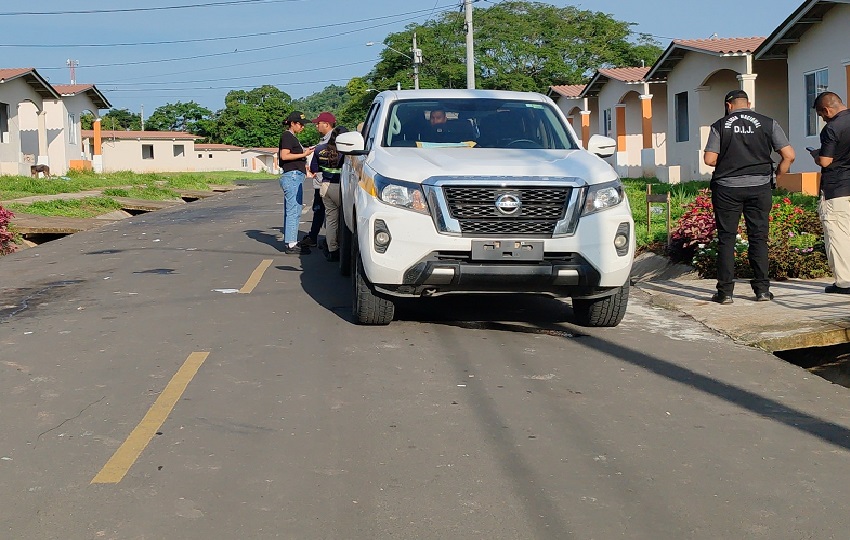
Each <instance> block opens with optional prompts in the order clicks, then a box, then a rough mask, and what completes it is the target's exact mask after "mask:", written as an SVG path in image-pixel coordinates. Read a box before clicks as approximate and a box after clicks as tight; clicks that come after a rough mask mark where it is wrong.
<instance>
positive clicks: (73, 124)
mask: <svg viewBox="0 0 850 540" xmlns="http://www.w3.org/2000/svg"><path fill="white" fill-rule="evenodd" d="M68 144H77V117H76V115H75V114H74V113H68Z"/></svg>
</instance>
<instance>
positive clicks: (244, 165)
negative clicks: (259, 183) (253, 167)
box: [242, 158, 248, 168]
mask: <svg viewBox="0 0 850 540" xmlns="http://www.w3.org/2000/svg"><path fill="white" fill-rule="evenodd" d="M242 166H243V167H245V168H247V167H248V159H247V158H242Z"/></svg>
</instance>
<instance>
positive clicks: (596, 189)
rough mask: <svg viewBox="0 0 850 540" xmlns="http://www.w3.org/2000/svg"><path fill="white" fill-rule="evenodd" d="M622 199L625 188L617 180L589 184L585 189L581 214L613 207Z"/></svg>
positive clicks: (624, 195) (623, 198)
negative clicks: (585, 195) (585, 193)
mask: <svg viewBox="0 0 850 540" xmlns="http://www.w3.org/2000/svg"><path fill="white" fill-rule="evenodd" d="M624 200H626V190H625V189H624V188H623V184H622V182H620V181H619V180H614V181H613V182H605V183H604V184H598V185H595V186H590V187H589V188H588V190H587V197H586V198H585V200H584V207H583V208H582V210H581V215H583V216H586V215H588V214H594V213H596V212H601V211H603V210H607V209H609V208H613V207H615V206H617V205H618V204H620V203H621V202H623V201H624Z"/></svg>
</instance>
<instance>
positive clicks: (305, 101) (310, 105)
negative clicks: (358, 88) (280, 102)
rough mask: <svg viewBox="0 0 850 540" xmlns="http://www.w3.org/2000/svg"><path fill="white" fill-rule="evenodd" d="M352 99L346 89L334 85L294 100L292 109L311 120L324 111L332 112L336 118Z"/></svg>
mask: <svg viewBox="0 0 850 540" xmlns="http://www.w3.org/2000/svg"><path fill="white" fill-rule="evenodd" d="M350 99H351V96H349V95H348V92H347V90H346V87H344V86H339V85H336V84H332V85H330V86H326V87H325V88H324V89H322V90H321V91H320V92H316V93H315V94H311V95H309V96H307V97H304V98H301V99H296V100H293V102H292V107H293V108H294V109H296V110H299V111H302V112H304V114H306V115H307V116H308V117H309V118H315V117H316V116H318V114H319V113H320V112H323V111H328V112H332V113H334V116H336V115H337V114H338V113H339V111H341V110H342V109H343V107H345V105H346V103H348V101H349V100H350Z"/></svg>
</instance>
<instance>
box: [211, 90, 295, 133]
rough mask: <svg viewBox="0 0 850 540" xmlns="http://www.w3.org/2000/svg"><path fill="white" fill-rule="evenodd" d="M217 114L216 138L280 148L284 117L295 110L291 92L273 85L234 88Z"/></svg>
mask: <svg viewBox="0 0 850 540" xmlns="http://www.w3.org/2000/svg"><path fill="white" fill-rule="evenodd" d="M224 104H225V107H224V109H223V110H221V111H219V112H218V113H217V115H216V123H215V127H214V130H213V133H212V139H213V140H214V141H216V142H221V143H224V144H233V145H236V146H241V147H243V148H276V147H277V145H278V143H279V141H280V134H281V132H282V131H283V120H284V119H285V118H286V117H287V115H289V113H290V112H292V111H293V107H292V98H291V97H290V96H289V94H287V93H285V92H283V91H281V90H279V89H278V88H276V87H274V86H270V85H265V86H261V87H260V88H255V89H253V90H249V91H247V92H246V91H244V90H233V91H230V92H228V93H227V96H226V97H225V98H224Z"/></svg>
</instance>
